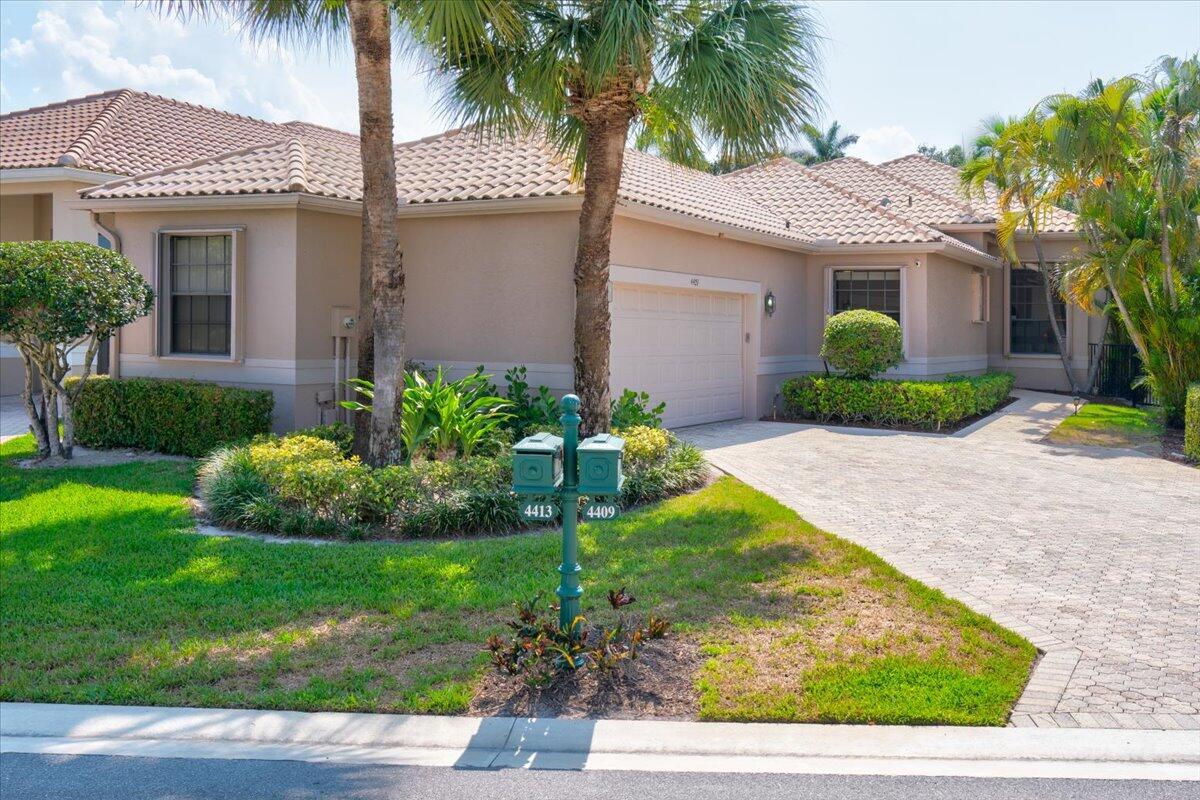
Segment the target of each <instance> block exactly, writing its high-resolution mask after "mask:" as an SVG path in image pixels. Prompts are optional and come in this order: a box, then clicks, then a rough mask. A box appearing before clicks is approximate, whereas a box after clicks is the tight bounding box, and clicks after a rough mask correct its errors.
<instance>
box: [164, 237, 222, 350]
mask: <svg viewBox="0 0 1200 800" xmlns="http://www.w3.org/2000/svg"><path fill="white" fill-rule="evenodd" d="M167 259H168V260H167V265H168V274H167V280H168V284H169V285H168V288H169V292H170V303H171V307H170V343H171V346H170V351H171V352H172V353H185V354H195V355H229V343H230V322H231V317H232V311H233V309H232V296H233V292H232V287H233V237H232V236H231V235H229V234H217V235H205V236H171V237H170V238H169V240H168V242H167Z"/></svg>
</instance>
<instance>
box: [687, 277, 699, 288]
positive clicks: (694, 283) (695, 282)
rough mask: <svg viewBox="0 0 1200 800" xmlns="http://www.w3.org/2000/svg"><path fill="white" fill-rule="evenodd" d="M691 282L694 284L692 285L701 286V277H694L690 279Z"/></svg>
mask: <svg viewBox="0 0 1200 800" xmlns="http://www.w3.org/2000/svg"><path fill="white" fill-rule="evenodd" d="M689 283H691V284H692V286H699V285H700V279H699V278H692V279H691V280H690V281H689Z"/></svg>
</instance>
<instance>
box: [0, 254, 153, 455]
mask: <svg viewBox="0 0 1200 800" xmlns="http://www.w3.org/2000/svg"><path fill="white" fill-rule="evenodd" d="M153 303H154V292H153V291H152V290H151V289H150V285H149V284H148V283H146V281H145V279H144V278H142V276H141V274H140V273H139V272H138V271H137V269H136V268H135V267H134V266H133V264H131V263H130V262H129V260H128V259H127V258H125V257H124V256H122V255H121V254H120V253H117V252H114V251H112V250H106V249H105V248H103V247H98V246H96V245H94V244H86V243H84V242H0V338H3V339H5V340H7V341H11V342H12V343H13V344H14V345H15V346H16V348H17V351H18V352H19V353H20V354H21V358H22V361H23V362H24V364H25V373H26V376H25V386H24V389H23V392H22V394H24V395H26V396H27V397H28V396H30V395H31V393H32V390H33V385H34V381H35V379H39V380H40V381H41V386H42V393H43V398H42V402H41V403H40V404H35V403H33V402H32V401H31V400H30V401H29V402H27V403H26V410H27V412H28V414H29V425H30V429H31V430H32V431H33V432H34V434H35V437H36V439H37V443H38V455H39V456H41V457H45V456H49V455H50V454H51V453H54V454H56V455H61V456H64V457H67V458H70V456H71V450H72V447H73V446H74V443H75V423H74V417H75V403H76V401H77V400H78V398H79V392H80V391H82V388H83V387H82V385H81V384H75V385H71V386H68V385H67V383H66V382H65V381H66V377H67V374H68V372H69V371H70V370H71V361H72V360H74V359H72V358H71V356H72V353H73V352H74V351H75V350H76V349H78V348H83V350H82V352H83V360H82V368H81V369H80V373H81V376H82V377H84V378H86V377H88V376H89V375H90V374H91V372H92V363H93V361H94V359H95V356H96V353H97V351H98V349H99V347H100V346H101V343H102V342H103V340H104V339H105V337H107V336H109V335H110V334H112V333H113V332H114V331H116V330H118V329H119V328H120V327H121V326H122V325H127V324H129V323H130V322H133V321H134V320H135V319H138V318H139V317H143V316H145V315H146V314H149V313H150V310H151V308H152V306H153ZM60 401H61V407H62V412H63V413H62V430H61V432H60V430H59V418H58V409H59V406H60Z"/></svg>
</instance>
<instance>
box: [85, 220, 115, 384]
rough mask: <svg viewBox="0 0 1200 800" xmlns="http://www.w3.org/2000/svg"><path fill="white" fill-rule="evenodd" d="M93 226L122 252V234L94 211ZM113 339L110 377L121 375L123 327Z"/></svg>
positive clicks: (109, 364)
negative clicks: (104, 221)
mask: <svg viewBox="0 0 1200 800" xmlns="http://www.w3.org/2000/svg"><path fill="white" fill-rule="evenodd" d="M91 215H92V227H94V228H95V229H96V230H97V231H99V232H100V234H101V235H102V236H103V237H104V238H105V239H108V241H110V242H111V243H112V249H113V250H114V251H116V252H118V253H120V252H121V235H120V234H119V233H117V232H116V231H115V230H113V229H112V228H109V227H107V226H106V225H105V224H104V223H103V222H101V221H100V214H98V213H97V212H95V211H93V212H91ZM111 339H112V341H110V342H109V351H108V375H109V377H110V378H120V377H121V329H120V328H117V329H116V330H115V331H113V333H112V337H111Z"/></svg>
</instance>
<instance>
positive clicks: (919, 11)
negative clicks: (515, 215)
mask: <svg viewBox="0 0 1200 800" xmlns="http://www.w3.org/2000/svg"><path fill="white" fill-rule="evenodd" d="M813 5H814V6H815V8H816V10H817V13H818V15H819V16H820V18H821V20H822V24H823V28H824V31H825V35H826V37H827V38H826V41H825V44H824V52H825V68H824V79H823V89H824V91H823V94H824V96H825V98H826V103H827V109H826V111H825V114H824V117H825V119H826V120H831V119H837V120H839V121H840V122H841V123H842V126H843V128H844V129H846V130H849V131H853V132H855V133H858V134H860V135H862V141H861V142H860V143H859V145H857V146H856V147H855V149H854V150H853V151H852V152H853V153H854V154H856V155H860V156H862V157H864V158H867V159H869V160H872V161H879V160H883V159H885V158H890V157H894V156H897V155H902V154H904V153H907V152H911V151H912V150H913V149H914V148H915V146H916V145H917V144H918V143H925V142H928V143H932V144H936V145H938V146H942V147H945V146H948V145H951V144H955V143H960V142H962V141H963V140H964V138H969V137H970V136H971V135H972V134H973V132H974V130H975V128H976V127H977V125H978V123H979V120H980V119H981V118H983V117H984V116H986V115H988V114H992V113H1001V114H1011V113H1017V112H1019V111H1022V110H1024V109H1026V108H1028V107H1029V106H1030V105H1032V104H1033V103H1034V102H1035V101H1037V100H1038V99H1040V98H1042V97H1044V96H1046V95H1048V94H1051V93H1054V92H1058V91H1064V90H1077V89H1079V88H1081V87H1082V86H1083V85H1084V84H1085V83H1086V82H1087V81H1088V80H1089V79H1091V78H1093V77H1110V76H1113V75H1122V74H1127V73H1130V72H1140V71H1142V70H1144V69H1145V68H1146V67H1147V66H1148V65H1149V64H1150V63H1151V62H1153V61H1154V60H1155V59H1156V58H1157V57H1158V56H1160V55H1163V54H1173V55H1184V54H1188V53H1191V52H1194V51H1196V50H1197V49H1200V0H1178V1H1177V2H1042V3H1038V2H994V3H984V2H974V3H966V2H962V3H957V2H956V3H950V2H942V3H938V2H928V3H909V2H885V3H875V2H816V3H814V4H813ZM394 74H395V78H394V83H395V108H396V136H397V138H398V139H400V140H404V139H411V138H417V137H421V136H427V135H430V134H433V133H437V132H439V131H441V130H443V129H444V128H446V127H448V125H447V123H446V122H445V120H443V119H440V118H439V117H438V116H437V113H436V111H435V100H436V98H435V96H434V95H432V94H431V93H430V92H429V91H428V90H427V87H426V83H425V80H424V78H423V77H422V76H421V75H418V74H415V71H414V69H413V67H412V66H411V65H408V64H400V65H397V67H396V69H395V71H394ZM124 86H128V87H132V88H136V89H144V90H146V91H151V92H155V93H158V94H164V95H168V96H171V97H177V98H180V99H183V100H189V101H192V102H197V103H204V104H206V105H212V106H217V107H220V108H226V109H229V110H232V111H237V112H239V113H243V114H249V115H252V116H256V117H262V118H265V119H269V120H273V121H286V120H290V119H297V118H298V119H305V120H309V121H312V122H318V123H322V124H325V125H331V126H333V127H338V128H343V129H346V130H354V129H355V128H356V127H357V125H356V120H357V116H356V111H355V106H354V98H355V93H354V76H353V66H352V63H351V61H350V59H349V57H348V55H347V54H346V53H333V54H330V53H325V52H315V53H312V52H304V51H296V50H293V49H290V48H287V47H281V46H279V45H266V46H252V45H250V44H248V43H247V42H245V41H243V40H242V39H241V38H239V37H238V35H237V32H236V31H235V30H232V29H231V28H230V26H228V25H196V24H192V25H188V26H183V25H181V24H179V23H178V22H176V21H173V20H167V21H164V20H162V19H160V18H159V17H157V16H156V15H155V14H154V13H153V12H152V11H150V10H148V9H146V8H143V7H139V6H136V5H133V4H126V3H121V2H113V1H111V0H110V1H106V2H101V1H100V0H71V1H70V2H63V1H61V0H50V1H47V2H25V0H0V110H3V111H12V110H16V109H21V108H27V107H29V106H35V105H42V104H44V103H50V102H55V101H57V100H63V99H66V98H69V97H75V96H78V95H81V94H86V93H89V92H96V91H103V90H105V89H111V88H116V87H124Z"/></svg>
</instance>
